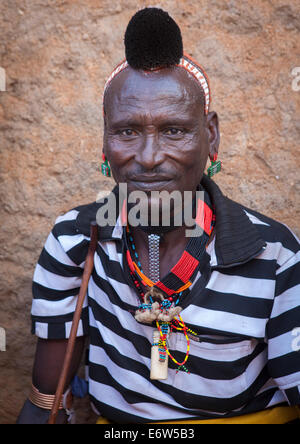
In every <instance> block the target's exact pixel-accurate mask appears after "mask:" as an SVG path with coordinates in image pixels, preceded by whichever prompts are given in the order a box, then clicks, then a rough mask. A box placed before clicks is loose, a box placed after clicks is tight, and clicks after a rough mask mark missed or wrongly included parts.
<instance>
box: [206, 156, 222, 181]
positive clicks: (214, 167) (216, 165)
mask: <svg viewBox="0 0 300 444" xmlns="http://www.w3.org/2000/svg"><path fill="white" fill-rule="evenodd" d="M217 157H218V154H214V155H213V156H212V157H211V156H210V161H211V164H210V166H209V167H208V168H207V174H208V177H212V176H213V175H214V174H217V173H218V172H219V171H221V167H222V162H221V161H220V160H217Z"/></svg>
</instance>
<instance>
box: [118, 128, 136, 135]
mask: <svg viewBox="0 0 300 444" xmlns="http://www.w3.org/2000/svg"><path fill="white" fill-rule="evenodd" d="M120 133H121V134H122V136H134V135H135V134H136V132H135V131H133V130H132V129H130V128H126V129H124V130H122V131H121V132H120Z"/></svg>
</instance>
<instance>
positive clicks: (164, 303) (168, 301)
mask: <svg viewBox="0 0 300 444" xmlns="http://www.w3.org/2000/svg"><path fill="white" fill-rule="evenodd" d="M128 239H129V241H130V247H131V249H132V252H133V254H134V256H135V259H136V263H137V266H138V267H139V269H140V270H141V272H142V273H144V272H143V269H142V264H141V262H140V259H139V255H138V253H137V249H136V246H135V244H134V240H133V236H132V233H131V231H130V228H129V226H128ZM133 281H134V284H135V286H136V287H137V289H138V291H139V293H141V286H140V283H138V281H137V280H136V279H135V277H134V276H133ZM137 284H138V285H137ZM182 293H183V292H182V291H181V292H180V293H179V294H178V295H177V299H176V301H175V300H174V299H175V298H167V299H164V300H163V301H162V303H161V308H162V309H168V308H170V307H171V305H172V302H174V306H175V307H176V305H178V304H179V301H180V298H181V296H182ZM151 299H152V298H150V302H151V303H153V301H152V300H151ZM171 299H172V300H171ZM144 306H145V307H144ZM140 307H141V308H148V306H147V307H146V305H145V304H141V305H140Z"/></svg>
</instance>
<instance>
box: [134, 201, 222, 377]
mask: <svg viewBox="0 0 300 444" xmlns="http://www.w3.org/2000/svg"><path fill="white" fill-rule="evenodd" d="M199 215H202V218H200V217H199ZM203 216H204V217H203ZM196 223H198V224H199V225H200V226H201V228H202V229H203V235H202V236H201V238H199V237H198V238H194V239H191V240H190V241H189V243H188V246H187V248H186V250H185V251H184V253H183V255H182V256H181V258H180V260H179V261H178V262H177V264H176V265H175V267H173V268H172V270H171V272H170V273H169V274H168V275H167V276H166V278H164V279H162V280H161V281H160V280H158V281H156V282H155V280H154V282H153V280H151V279H149V278H148V277H147V276H146V275H145V274H144V273H143V270H142V265H141V262H140V260H139V257H138V253H137V250H136V246H135V244H134V240H133V236H132V233H131V232H130V228H129V226H128V225H127V229H126V231H127V236H128V239H129V242H130V246H131V250H132V252H133V256H134V259H132V257H131V254H130V250H129V249H128V250H127V253H126V257H127V262H128V265H129V268H130V275H131V277H132V280H133V283H134V285H135V287H136V288H137V290H138V292H139V295H140V300H141V303H140V305H139V307H138V310H137V311H136V315H135V318H136V320H137V321H139V322H146V323H150V324H152V322H153V321H155V322H156V326H157V330H158V332H159V339H158V337H157V335H155V334H154V337H155V338H156V339H154V340H153V343H152V349H155V348H157V349H158V360H159V362H160V363H165V364H166V365H167V355H168V356H169V357H170V359H172V361H173V362H174V363H175V364H176V365H177V366H178V368H177V372H178V371H179V370H182V371H185V372H187V373H189V371H188V369H187V368H186V367H185V364H186V362H187V360H188V356H189V350H190V339H189V336H188V333H190V334H192V335H197V334H196V333H195V332H193V331H192V330H191V329H189V328H187V327H186V325H185V323H184V321H183V319H182V318H181V316H180V311H181V307H180V306H179V305H178V304H179V302H180V299H181V297H182V295H183V293H184V291H185V290H187V289H188V287H189V286H190V285H191V284H192V281H193V278H194V277H195V274H196V273H195V272H196V270H197V267H198V264H199V262H200V258H201V256H202V255H203V253H204V251H205V247H206V244H207V241H208V239H209V236H210V234H211V232H212V230H213V227H214V225H215V215H214V213H213V212H212V210H211V208H210V207H209V205H208V204H207V203H206V202H203V201H202V200H200V199H199V201H198V211H197V217H196ZM191 253H193V254H191ZM152 256H153V254H152ZM195 256H196V257H195ZM149 258H151V254H149ZM154 268H155V267H154ZM150 269H151V267H150ZM152 269H153V264H152ZM173 276H175V278H177V282H176V280H174V278H173V282H172V277H173ZM158 277H159V275H158ZM165 284H168V287H167V286H166V285H165ZM182 284H183V285H182ZM142 286H144V287H145V288H146V290H143V288H142ZM145 291H146V293H145ZM163 292H164V293H165V294H166V296H167V297H166V296H165V298H164V296H163V295H162V293H163ZM177 316H178V318H179V319H178V318H177ZM173 330H177V331H182V332H183V333H184V335H185V338H186V340H187V351H186V356H185V359H184V360H183V361H182V362H178V361H177V360H176V359H175V358H174V357H173V356H172V355H171V353H170V352H169V350H168V346H167V340H168V336H169V334H170V332H172V331H173ZM157 339H158V340H157ZM151 363H152V360H151ZM154 373H157V372H154ZM166 378H167V373H166V372H165V373H164V376H162V373H161V372H160V371H158V373H157V374H156V375H155V376H151V379H166Z"/></svg>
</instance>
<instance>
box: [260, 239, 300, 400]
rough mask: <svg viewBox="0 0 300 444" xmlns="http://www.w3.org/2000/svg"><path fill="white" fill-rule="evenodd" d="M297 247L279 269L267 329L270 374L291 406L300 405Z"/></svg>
mask: <svg viewBox="0 0 300 444" xmlns="http://www.w3.org/2000/svg"><path fill="white" fill-rule="evenodd" d="M296 242H297V239H296ZM294 245H295V244H294ZM296 245H297V248H296V249H298V251H296V252H295V250H294V252H291V251H290V252H289V254H287V252H286V251H285V259H286V260H285V261H284V262H283V263H280V264H279V265H278V268H277V271H276V287H275V299H274V305H273V309H272V313H271V317H270V320H269V322H268V326H267V336H268V358H269V361H268V366H269V372H270V374H271V377H272V378H273V379H274V381H275V383H276V384H277V385H278V387H279V388H280V389H281V391H282V392H283V393H284V395H285V397H286V400H287V402H288V403H289V404H290V405H299V404H300V245H299V242H298V244H296ZM287 256H288V257H287Z"/></svg>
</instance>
